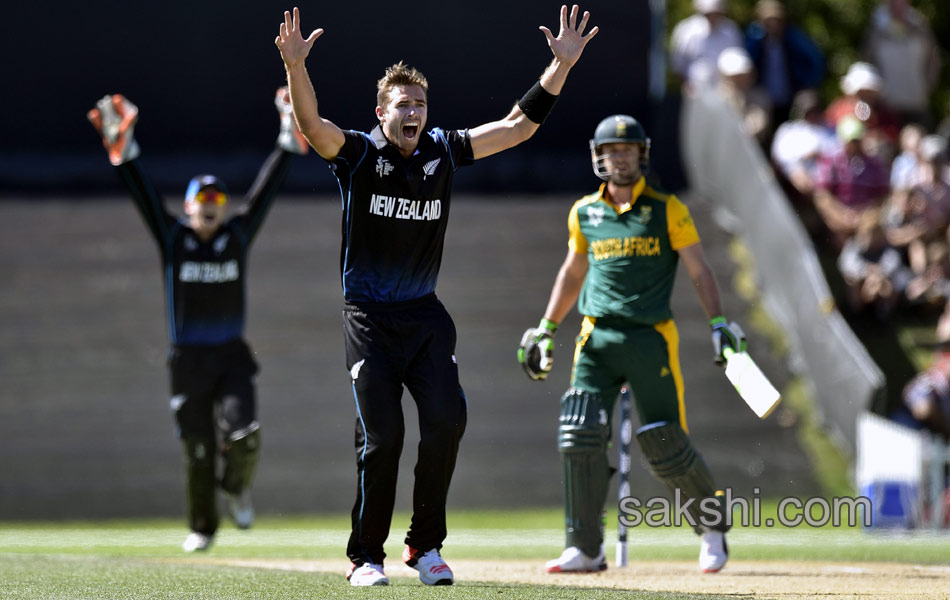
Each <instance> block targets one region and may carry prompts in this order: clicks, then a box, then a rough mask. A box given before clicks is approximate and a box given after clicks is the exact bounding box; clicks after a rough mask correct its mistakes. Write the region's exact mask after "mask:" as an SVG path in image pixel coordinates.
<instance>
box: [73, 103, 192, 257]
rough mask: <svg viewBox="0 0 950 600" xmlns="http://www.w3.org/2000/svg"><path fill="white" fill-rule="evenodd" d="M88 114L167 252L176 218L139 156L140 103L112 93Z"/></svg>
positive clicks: (144, 219) (136, 203) (123, 182)
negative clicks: (138, 127)
mask: <svg viewBox="0 0 950 600" xmlns="http://www.w3.org/2000/svg"><path fill="white" fill-rule="evenodd" d="M86 118H87V119H89V122H90V123H92V126H93V127H95V129H96V132H98V133H99V135H100V137H101V138H102V145H103V146H104V147H105V149H106V150H107V151H108V153H109V162H110V163H112V165H113V166H115V168H116V173H117V174H118V175H119V179H120V180H121V181H122V184H123V185H124V186H125V188H126V189H127V190H128V191H129V195H130V196H132V200H133V201H134V202H135V208H136V209H138V211H139V214H140V215H141V216H142V220H143V221H145V225H146V227H148V230H149V232H151V234H152V236H153V237H154V238H155V240H156V242H158V246H159V248H160V249H161V251H162V252H163V253H164V252H165V251H166V247H167V245H168V239H169V237H170V235H171V234H170V233H169V228H170V227H171V225H172V224H173V223H174V221H175V218H174V217H173V216H172V215H171V214H170V213H169V212H168V210H167V209H166V208H165V203H164V202H163V201H162V198H161V196H159V194H158V192H157V191H156V190H155V187H154V186H153V185H152V184H151V182H150V181H149V179H148V177H146V176H145V173H144V172H143V171H142V168H141V166H140V165H139V161H138V160H137V158H138V156H139V145H138V143H137V142H136V141H135V133H134V132H135V124H136V123H138V119H139V109H138V107H137V106H135V104H133V103H132V102H131V101H130V100H129V99H128V98H126V97H125V96H123V95H122V94H109V95H106V96H103V97H102V98H101V99H100V100H99V101H98V102H96V106H95V107H94V108H93V109H92V110H90V111H89V112H88V113H86Z"/></svg>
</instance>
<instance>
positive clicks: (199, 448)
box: [182, 437, 216, 468]
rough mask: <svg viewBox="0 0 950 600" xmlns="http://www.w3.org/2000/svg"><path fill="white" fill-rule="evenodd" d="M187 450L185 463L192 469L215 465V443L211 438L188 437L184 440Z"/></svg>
mask: <svg viewBox="0 0 950 600" xmlns="http://www.w3.org/2000/svg"><path fill="white" fill-rule="evenodd" d="M182 442H183V446H184V450H185V461H186V462H187V463H188V465H189V466H191V467H198V468H201V467H204V468H207V467H208V466H209V465H214V459H215V452H216V447H215V442H214V438H211V437H186V438H183V439H182Z"/></svg>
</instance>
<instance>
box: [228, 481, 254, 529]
mask: <svg viewBox="0 0 950 600" xmlns="http://www.w3.org/2000/svg"><path fill="white" fill-rule="evenodd" d="M224 502H225V504H227V506H228V514H229V515H230V516H231V520H232V521H234V525H235V526H236V527H237V528H238V529H250V528H251V526H252V525H254V505H253V504H252V503H251V489H250V488H245V489H244V491H243V492H241V493H240V494H229V493H227V492H225V493H224Z"/></svg>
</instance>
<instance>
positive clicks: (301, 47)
mask: <svg viewBox="0 0 950 600" xmlns="http://www.w3.org/2000/svg"><path fill="white" fill-rule="evenodd" d="M321 35H323V29H315V30H313V32H311V33H310V36H309V37H308V38H307V39H304V38H303V35H302V34H301V33H300V9H298V8H297V7H296V6H295V7H294V14H293V18H291V15H290V12H288V11H284V22H283V23H281V24H280V35H278V36H277V38H276V39H274V43H275V44H276V45H277V48H278V49H279V50H280V56H281V58H283V59H284V64H286V65H287V66H288V67H291V66H294V65H297V64H299V63H301V62H303V61H304V60H305V59H306V58H307V55H309V54H310V48H312V47H313V43H314V42H315V41H317V38H318V37H320V36H321Z"/></svg>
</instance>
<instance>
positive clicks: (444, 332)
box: [275, 5, 597, 586]
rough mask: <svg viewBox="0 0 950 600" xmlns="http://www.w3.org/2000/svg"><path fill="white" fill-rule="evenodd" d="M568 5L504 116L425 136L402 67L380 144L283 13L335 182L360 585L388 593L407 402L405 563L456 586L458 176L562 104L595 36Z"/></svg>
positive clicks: (290, 65)
mask: <svg viewBox="0 0 950 600" xmlns="http://www.w3.org/2000/svg"><path fill="white" fill-rule="evenodd" d="M589 17H590V15H589V14H588V13H586V12H585V13H584V14H583V16H582V17H581V16H580V14H579V10H578V7H577V6H576V5H575V6H574V7H573V8H572V9H571V10H570V13H568V9H567V7H566V6H562V7H561V13H560V31H559V33H558V35H557V36H556V37H555V36H554V35H553V34H552V33H551V31H550V30H549V29H548V28H547V27H541V28H540V29H541V31H542V32H543V33H544V35H545V37H546V39H547V42H548V45H549V47H550V49H551V51H552V53H553V54H554V59H553V60H552V62H551V64H550V66H548V67H547V69H546V70H545V71H544V73H543V74H542V75H541V77H540V79H539V81H538V82H537V83H535V84H534V85H533V86H532V87H531V88H530V89H529V90H528V92H527V93H526V94H525V95H524V97H523V98H521V100H520V101H519V102H518V103H517V105H516V106H515V107H513V108H512V109H511V112H509V113H508V115H507V116H506V117H505V118H503V119H501V120H498V121H494V122H491V123H486V124H484V125H480V126H478V127H475V128H473V129H470V130H444V129H440V128H438V127H434V128H432V129H430V130H428V131H426V129H425V126H426V121H427V119H426V117H427V111H428V82H427V81H426V79H425V77H424V76H423V75H422V74H421V73H420V72H419V71H417V70H416V69H412V68H409V67H407V66H405V65H403V63H402V62H400V63H398V64H395V65H393V66H392V67H390V68H388V69H387V70H386V73H385V75H384V76H383V78H382V79H380V80H379V82H378V84H377V97H376V104H377V106H376V117H377V119H378V121H379V125H378V126H376V127H375V128H374V129H373V130H372V131H371V132H369V133H363V132H360V131H349V130H343V129H340V128H339V127H337V125H335V124H334V123H333V122H331V121H329V120H327V119H326V118H324V117H322V116H321V115H320V114H319V113H318V111H317V99H316V95H315V93H314V90H313V85H312V84H311V81H310V77H309V75H308V74H307V70H306V67H305V65H304V61H305V59H306V58H307V56H308V54H309V53H310V50H311V48H312V46H313V44H314V42H315V41H316V39H317V38H318V37H320V36H321V35H322V34H323V29H317V30H315V31H313V32H312V33H311V34H310V35H309V36H308V37H307V38H306V39H304V37H303V36H302V35H301V27H300V12H299V10H298V9H297V8H294V10H293V15H292V16H291V14H290V13H289V12H285V13H284V23H283V24H281V26H280V35H279V36H278V37H277V39H276V40H275V42H276V44H277V47H278V48H279V49H280V54H281V57H282V58H283V61H284V66H285V68H286V71H287V81H288V83H289V86H290V95H291V99H292V101H293V105H294V113H295V115H296V117H297V123H298V125H299V126H300V130H301V131H302V132H303V135H304V136H305V137H306V138H307V140H308V141H309V142H310V145H311V146H312V147H313V148H314V149H315V150H316V151H317V154H319V155H320V156H322V157H323V158H324V159H325V160H326V161H327V162H328V163H329V164H330V168H331V169H332V171H333V173H334V175H335V176H336V177H337V179H338V180H339V182H340V191H341V194H342V200H343V240H342V252H341V260H340V263H341V264H340V267H341V271H342V280H343V297H344V300H345V305H344V308H343V328H344V339H345V348H346V365H347V368H348V369H349V372H350V378H351V382H352V388H353V395H354V397H355V401H356V412H357V418H356V464H357V476H358V478H357V482H358V484H357V491H356V502H355V503H354V506H353V513H352V533H351V534H350V539H349V543H348V545H347V550H346V553H347V556H348V557H349V559H350V561H351V562H352V565H351V567H350V569H349V572H348V573H347V579H348V580H349V581H350V584H351V585H354V586H366V585H388V583H389V579H388V578H387V576H386V574H385V571H384V569H383V564H384V563H383V561H384V559H385V557H386V553H385V552H384V550H383V543H384V542H385V540H386V538H387V537H388V535H389V528H390V524H391V521H392V512H393V502H394V497H395V493H396V475H397V469H398V466H399V455H400V453H401V451H402V444H403V435H404V430H405V425H404V422H403V413H402V405H401V397H402V393H403V387H405V388H407V389H408V390H409V393H410V394H411V395H412V397H413V400H415V403H416V408H417V410H418V413H419V428H420V442H419V450H418V460H417V463H416V467H415V486H414V488H413V514H412V521H411V524H410V526H409V532H408V533H407V535H406V538H405V543H406V548H405V551H404V552H403V555H402V558H403V561H404V562H405V563H406V564H407V565H409V566H410V567H412V568H414V569H416V570H417V571H418V572H419V579H420V580H421V581H422V583H424V584H426V585H451V584H452V583H453V582H454V576H453V574H452V570H451V569H450V568H449V566H448V565H447V564H445V561H444V560H443V559H442V556H441V554H440V550H441V548H442V542H443V540H444V539H445V537H446V522H445V521H446V518H445V503H446V496H447V494H448V489H449V482H450V481H451V478H452V473H453V471H454V469H455V461H456V456H457V454H458V446H459V440H460V439H461V437H462V433H463V432H464V430H465V424H466V418H467V408H466V400H465V395H464V393H463V391H462V388H461V386H460V384H459V374H458V366H457V362H456V357H455V342H456V331H455V325H454V323H453V321H452V318H451V317H450V316H449V314H448V312H447V311H446V309H445V308H444V307H443V305H442V303H441V302H440V301H439V300H438V298H437V297H436V295H435V285H436V279H437V277H438V274H439V266H440V263H441V260H442V248H443V242H444V239H445V231H446V225H447V222H448V216H449V210H450V208H451V190H452V179H453V176H454V174H455V171H456V169H458V168H459V167H460V166H463V165H469V164H471V163H472V162H473V161H475V160H477V159H479V158H482V157H485V156H490V155H492V154H495V153H497V152H501V151H502V150H505V149H507V148H511V147H513V146H516V145H518V144H520V143H521V142H523V141H525V140H527V139H528V138H530V137H531V136H532V135H533V134H534V132H535V131H536V130H537V128H538V126H539V125H540V124H541V123H542V122H543V121H544V119H545V117H546V116H547V114H548V113H549V111H550V110H551V108H552V106H553V105H554V102H555V100H556V99H557V96H558V94H559V93H560V92H561V88H562V86H563V85H564V82H565V79H566V77H567V74H568V72H569V71H570V69H571V67H573V65H574V64H575V63H576V62H577V60H578V59H579V58H580V56H581V53H582V52H583V50H584V47H585V46H586V45H587V43H588V42H589V41H590V40H591V39H592V38H593V37H594V35H596V33H597V27H594V28H592V29H591V30H590V31H589V32H588V33H587V34H586V35H585V34H584V30H585V28H586V27H587V22H588V19H589Z"/></svg>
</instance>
